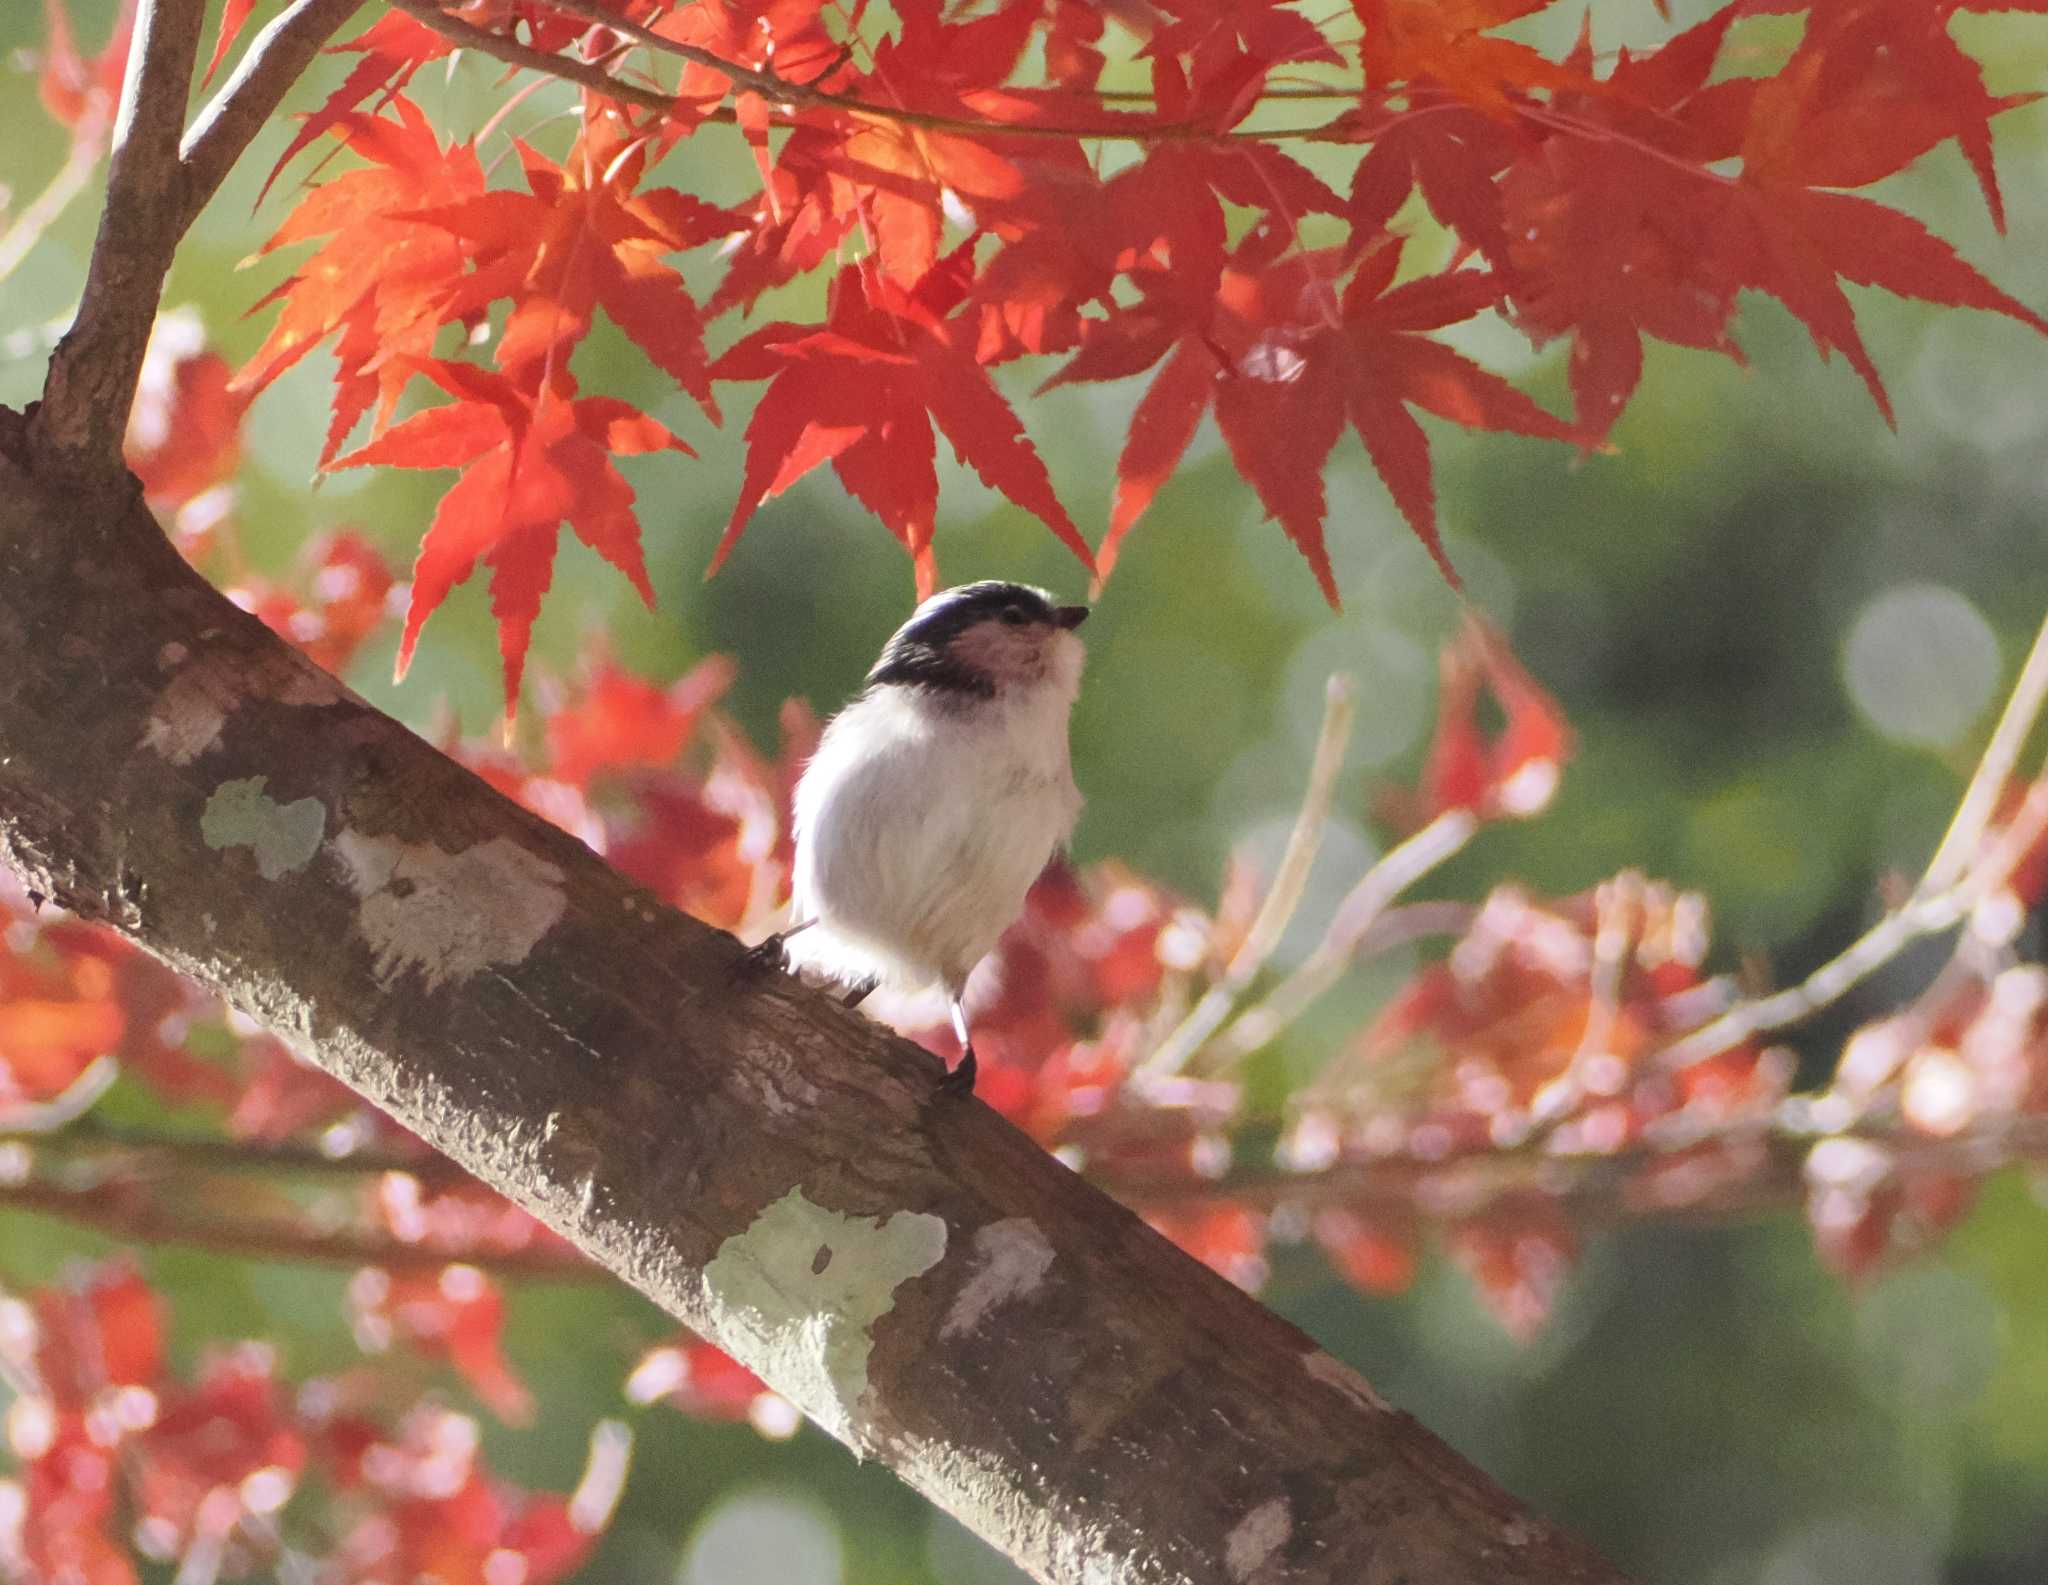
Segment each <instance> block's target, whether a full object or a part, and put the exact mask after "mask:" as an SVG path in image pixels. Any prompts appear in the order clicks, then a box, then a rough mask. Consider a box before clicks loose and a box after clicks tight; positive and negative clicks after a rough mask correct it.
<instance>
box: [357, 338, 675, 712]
mask: <svg viewBox="0 0 2048 1585" xmlns="http://www.w3.org/2000/svg"><path fill="white" fill-rule="evenodd" d="M411 368H412V369H413V371H414V372H417V373H419V374H423V375H425V376H426V377H427V378H428V379H430V380H432V381H433V382H434V383H435V384H436V385H438V386H440V387H441V389H442V390H444V391H446V392H447V393H448V394H449V395H450V396H452V397H454V398H455V400H454V401H453V402H452V403H449V404H448V405H446V406H443V407H430V408H428V409H427V410H426V411H425V412H423V413H416V414H414V415H413V416H412V417H411V418H408V419H407V420H405V422H404V423H402V424H399V425H397V426H396V427H395V428H393V429H392V430H391V431H390V432H389V433H388V434H386V435H384V436H383V437H382V438H381V439H378V440H374V441H372V442H371V443H370V444H369V445H367V446H364V447H362V448H361V449H360V450H357V451H353V452H351V453H349V455H347V456H346V457H341V458H338V459H337V460H335V461H334V462H332V463H329V464H328V466H329V467H330V468H359V467H364V466H366V465H369V464H372V463H377V464H382V465H385V466H389V467H398V468H461V469H462V470H463V473H462V477H461V478H460V479H458V480H457V481H456V482H455V484H454V486H453V487H452V488H451V489H450V490H449V491H448V493H447V494H446V495H444V496H443V497H442V498H441V504H440V506H439V508H438V509H437V510H436V511H435V513H434V521H433V523H432V524H431V525H430V526H429V527H428V529H427V534H426V538H425V539H424V540H422V541H421V543H420V554H419V561H418V563H417V564H416V565H415V566H414V568H413V584H412V599H411V602H410V604H409V605H408V606H407V608H406V613H405V632H404V635H403V637H402V638H401V639H400V640H399V646H398V674H399V675H400V676H403V675H404V674H405V669H406V667H407V666H409V665H410V664H411V663H412V654H413V646H414V645H415V644H416V643H417V642H418V640H419V634H420V628H421V626H422V625H423V624H424V623H425V621H426V619H427V617H428V616H429V615H431V614H432V613H433V611H434V609H435V607H437V606H438V605H440V603H441V602H442V600H444V599H445V598H447V595H448V591H449V590H450V589H452V588H454V587H455V585H457V584H458V583H461V582H463V581H464V580H465V579H467V578H468V577H469V575H470V574H471V573H472V572H473V571H475V570H476V564H477V562H478V561H479V560H482V561H485V562H488V563H489V564H490V567H491V610H492V614H493V615H495V616H496V617H497V620H498V649H499V654H500V656H501V658H502V659H503V662H504V672H505V712H506V715H507V717H508V718H509V717H510V716H511V715H512V713H513V712H514V710H515V709H516V707H517V703H518V698H519V678H520V673H521V671H522V670H523V668H524V666H525V662H526V647H527V642H528V639H529V638H530V637H531V634H532V631H533V622H534V618H535V617H536V616H538V615H539V613H540V602H541V596H542V595H544V594H546V593H547V588H548V583H549V581H550V580H551V578H552V577H553V572H554V561H555V545H556V542H557V540H558V537H559V533H560V529H561V526H562V524H563V523H564V522H567V523H568V524H569V526H570V528H571V529H573V530H574V531H575V534H576V537H577V538H578V539H580V540H582V541H583V543H584V544H586V545H588V546H589V547H590V548H591V549H592V550H594V551H596V552H597V553H598V554H599V555H600V556H602V557H604V559H605V560H606V561H609V562H610V563H611V564H612V565H613V566H614V567H617V568H618V569H619V570H620V571H621V572H623V573H624V574H625V575H626V577H627V578H628V579H629V580H630V581H631V583H632V585H633V587H634V589H636V590H637V591H638V592H639V594H640V598H641V599H643V600H645V601H646V602H647V604H648V605H650V606H652V605H653V604H654V589H653V587H652V585H650V584H649V583H648V581H647V566H646V562H645V560H644V558H643V556H642V554H641V549H640V523H639V519H638V518H637V517H636V516H635V514H634V511H633V502H634V499H635V497H634V493H633V487H632V486H631V485H630V484H628V483H627V482H626V481H625V479H624V478H623V477H622V476H621V475H620V473H619V471H618V469H617V468H615V467H614V466H613V465H612V461H611V459H612V457H614V456H634V455H638V454H640V453H643V452H650V451H659V450H663V449H668V450H674V451H681V452H685V453H689V454H690V455H695V453H694V452H691V451H690V448H689V447H688V446H687V445H685V444H684V443H683V442H682V441H680V440H678V439H677V438H676V437H675V436H674V435H672V434H670V433H669V432H668V431H667V430H666V429H664V428H663V427H662V426H661V425H660V424H657V423H656V422H654V420H653V419H651V418H648V417H646V416H645V415H644V414H642V413H640V412H639V411H637V410H636V409H634V408H633V407H631V406H630V405H628V404H627V403H625V402H621V401H618V400H617V399H615V398H612V397H606V396H586V397H578V396H576V395H575V394H574V386H573V384H572V383H571V382H570V380H569V378H568V376H567V375H566V374H557V376H556V377H555V380H554V382H553V383H552V384H550V385H547V386H541V387H534V386H529V385H524V384H521V383H519V382H516V381H514V380H511V379H509V378H507V377H506V376H504V375H499V374H492V373H490V372H489V371H487V370H484V369H479V368H477V367H475V366H474V365H472V364H464V363H447V362H443V361H441V360H438V359H431V358H430V359H421V360H418V361H415V362H414V363H413V364H412V365H411Z"/></svg>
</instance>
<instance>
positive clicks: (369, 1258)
mask: <svg viewBox="0 0 2048 1585" xmlns="http://www.w3.org/2000/svg"><path fill="white" fill-rule="evenodd" d="M0 1209H9V1210H16V1211H30V1212H36V1213H39V1214H41V1215H44V1216H54V1217H58V1218H60V1219H62V1220H63V1221H66V1222H70V1223H72V1224H73V1225H75V1226H79V1227H87V1228H91V1229H93V1230H94V1231H96V1232H100V1233H104V1234H106V1235H107V1236H108V1237H110V1238H116V1239H121V1240H123V1241H126V1242H130V1243H135V1244H143V1245H157V1244H191V1245H196V1246H198V1247H200V1248H202V1249H210V1250H214V1251H216V1252H218V1253H220V1254H225V1255H240V1256H246V1257H249V1258H252V1259H269V1260H303V1261H311V1262H315V1263H317V1264H321V1265H342V1266H383V1267H386V1268H388V1269H390V1270H394V1271H438V1270H440V1269H441V1268H442V1267H444V1266H448V1265H457V1264H459V1265H465V1266H475V1267H476V1268H477V1269H478V1270H479V1271H488V1272H491V1273H494V1274H499V1275H504V1276H517V1277H528V1278H541V1279H545V1280H547V1281H551V1282H576V1283H584V1282H607V1283H609V1282H615V1281H617V1280H618V1279H617V1278H615V1277H613V1276H612V1274H611V1273H610V1272H608V1271H605V1270H604V1269H603V1268H602V1267H599V1266H594V1265H592V1264H591V1263H590V1262H589V1261H587V1260H585V1259H584V1258H583V1257H582V1256H580V1255H577V1254H575V1253H574V1252H573V1251H565V1250H558V1249H555V1248H553V1247H551V1246H547V1245H535V1246H533V1247H531V1248H528V1249H487V1248H474V1247H472V1248H465V1249H460V1250H448V1249H436V1248H434V1247H432V1246H431V1245H427V1244H416V1243H408V1242H406V1241H405V1240H403V1239H400V1238H397V1237H395V1236H393V1235H392V1234H390V1233H385V1232H380V1231H374V1230H371V1229H367V1228H360V1227H358V1228H337V1229H328V1228H315V1227H308V1226H305V1225H303V1224H301V1223H297V1222H287V1221H284V1220H281V1219H279V1218H275V1217H267V1218H246V1219H237V1218H230V1217H213V1216H195V1215H187V1214H182V1213H180V1212H178V1211H176V1210H174V1209H173V1208H171V1206H170V1205H169V1203H168V1197H167V1196H165V1195H164V1194H163V1193H161V1192H160V1191H159V1190H158V1188H157V1187H156V1186H152V1187H151V1189H150V1190H149V1192H147V1193H144V1192H138V1191H137V1189H136V1188H135V1187H134V1186H132V1185H120V1184H94V1185H92V1186H90V1187H87V1188H69V1187H66V1186H64V1185H62V1184H56V1183H49V1182H45V1181H41V1180H31V1181H29V1182H26V1183H0Z"/></svg>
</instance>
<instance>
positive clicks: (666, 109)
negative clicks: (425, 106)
mask: <svg viewBox="0 0 2048 1585" xmlns="http://www.w3.org/2000/svg"><path fill="white" fill-rule="evenodd" d="M389 3H390V4H391V5H392V6H394V7H396V8H397V9H398V10H400V11H403V12H404V13H405V14H406V15H407V16H410V17H412V18H413V19H414V20H415V21H418V22H419V23H421V24H422V25H423V26H426V27H429V28H432V29H433V30H434V31H435V32H436V33H439V34H440V35H441V36H442V37H443V38H445V39H448V40H450V41H452V42H453V43H456V44H459V45H461V46H463V47H464V48H467V49H474V50H478V51H480V52H481V53H483V54H486V55H490V56H493V57H495V58H496V59H498V60H501V61H504V62H505V63H506V64H507V65H510V66H520V67H524V68H526V69H528V70H530V71H537V72H545V73H547V74H548V75H549V76H552V77H559V78H561V79H562V80H564V81H565V82H572V83H577V84H580V85H581V86H583V87H585V88H591V89H595V90H596V91H597V92H598V93H601V94H609V95H610V96H611V97H613V98H615V99H620V100H623V101H625V102H626V103H629V104H635V105H639V106H641V107H642V108H643V109H647V110H653V111H656V112H658V113H660V114H662V115H674V114H681V113H688V114H689V115H692V116H694V117H696V118H697V119H699V120H725V119H728V117H725V116H718V115H714V114H712V113H710V112H709V111H708V110H706V109H705V108H704V107H703V106H702V104H701V101H693V100H688V99H683V98H680V97H677V96H673V95H669V94H663V93H658V92H656V91H654V90H652V89H648V88H642V87H639V86H638V85H636V84H633V83H628V82H625V81H623V80H622V79H620V78H618V77H614V76H612V75H611V74H610V73H608V72H604V71H600V70H596V69H594V68H592V67H591V66H590V65H589V64H588V63H586V62H583V61H579V60H576V59H573V58H572V57H569V56H566V55H556V54H551V53H549V52H548V51H546V50H537V49H534V48H532V47H531V46H530V45H526V44H521V43H519V42H518V41H517V40H516V39H512V38H508V37H506V36H505V35H504V34H502V33H493V32H491V31H489V30H488V29H485V28H480V27H477V26H475V25H474V24H473V23H469V22H465V21H463V20H462V19H461V18H460V17H455V16H450V15H449V14H447V13H446V12H445V11H443V10H441V9H440V8H439V7H438V6H437V5H435V4H434V3H433V0H389ZM550 3H551V4H553V5H554V6H555V7H556V8H557V9H559V10H564V11H568V12H571V13H573V14H574V15H577V16H583V17H589V18H590V19H591V20H592V21H594V22H597V23H599V24H601V25H602V26H604V27H607V28H609V29H611V30H612V31H613V32H616V33H621V34H624V35H626V36H628V37H630V38H632V39H633V40H634V41H635V42H636V43H640V44H643V45H645V46H646V47H647V48H649V49H656V50H661V51H663V52H665V53H667V54H670V55H674V56H677V57H679V58H681V59H683V60H687V61H691V62H693V63H695V64H696V65H699V66H703V67H705V68H706V69H708V70H711V71H715V72H718V73H720V74H721V75H722V76H724V77H725V78H726V79H727V80H728V81H729V82H731V83H732V84H733V86H734V87H736V88H738V89H740V90H741V91H743V92H746V93H754V94H759V95H760V96H761V97H762V98H763V99H765V100H767V101H768V102H769V106H770V110H771V112H772V113H774V114H776V115H779V116H781V117H782V118H784V119H787V118H788V117H789V115H790V114H791V113H792V112H793V111H795V110H797V109H811V110H833V111H837V112H838V113H840V114H842V115H849V116H856V117H859V118H862V119H864V120H870V121H879V122H887V123H893V124H895V125H898V126H907V127H917V128H920V129H922V130H923V131H927V132H944V133H950V134H952V135H954V136H956V137H966V138H1060V139H1074V138H1087V139H1106V140H1111V141H1119V140H1127V141H1129V142H1133V143H1140V144H1143V143H1205V142H1220V143H1228V142H1238V141H1242V142H1254V143H1271V142H1281V141H1286V140H1293V139H1313V138H1319V137H1321V136H1323V135H1324V133H1325V132H1326V131H1327V130H1328V129H1327V127H1325V126H1303V127H1268V128H1258V129H1252V128H1245V127H1236V128H1232V129H1230V130H1228V131H1219V130H1217V129H1216V128H1214V127H1211V126H1206V125H1203V124H1201V123H1198V122H1185V121H1169V122H1159V123H1147V122H1146V121H1145V120H1144V118H1143V117H1142V116H1130V117H1120V118H1119V119H1117V120H1113V121H1110V122H1106V123H1103V124H1100V125H1094V126H1089V125H1073V124H1067V123H1052V122H1036V121H1021V122H1000V121H981V120H976V119H974V118H972V117H969V116H950V115H945V114H942V113H941V112H938V111H934V110H914V109H911V108H909V107H908V106H904V105H884V104H876V103H874V102H873V101H872V100H866V99H855V98H853V97H851V96H850V95H846V94H838V93H833V92H830V91H829V90H826V89H822V88H814V87H811V86H810V85H808V84H805V83H798V82H792V81H791V80H790V79H788V78H786V77H778V76H776V75H775V74H774V73H773V72H764V71H757V70H756V69H754V68H753V67H750V66H742V65H739V64H738V63H737V62H735V61H728V60H726V59H724V58H723V57H722V56H719V55H715V54H713V53H712V52H710V51H709V50H705V49H701V48H699V47H698V46H696V45H694V44H684V43H682V42H681V41H679V40H676V39H671V38H665V37H664V36H662V35H661V34H659V33H655V32H653V31H652V30H650V29H647V28H642V27H638V26H637V25H636V24H633V23H629V22H628V21H626V19H624V18H623V17H619V16H617V15H614V14H613V13H611V12H608V11H605V10H603V9H602V8H601V7H599V6H597V5H594V4H588V3H585V0H550ZM1110 114H1111V115H1113V116H1114V115H1117V112H1110Z"/></svg>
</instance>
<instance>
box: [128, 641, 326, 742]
mask: <svg viewBox="0 0 2048 1585" xmlns="http://www.w3.org/2000/svg"><path fill="white" fill-rule="evenodd" d="M187 661H188V655H187V652H186V649H185V646H184V645H182V644H176V643H173V644H166V645H164V647H163V648H162V649H161V650H159V651H158V652H157V664H158V665H159V666H161V667H163V668H164V669H166V670H170V669H173V668H177V667H180V666H182V667H183V669H182V670H180V671H178V673H177V675H176V676H174V677H173V678H172V679H171V680H170V682H169V684H167V685H166V686H165V688H164V691H163V692H162V693H160V694H158V695H157V700H156V704H155V706H154V707H153V708H152V709H151V710H150V712H149V720H148V722H147V723H146V724H145V725H144V726H143V729H142V746H143V747H144V748H147V749H150V750H151V751H153V752H154V753H157V754H159V755H161V756H162V757H163V758H165V759H167V760H169V761H170V762H171V763H172V764H173V765H190V764H191V763H193V761H195V760H197V759H198V758H199V756H200V755H202V754H204V753H205V752H206V751H207V750H208V749H210V748H212V747H213V746H214V744H215V743H217V742H219V741H220V734H221V731H222V729H223V728H225V727H226V726H227V722H228V717H229V716H230V715H232V714H233V713H234V710H235V706H236V705H238V704H240V703H241V702H242V700H244V699H275V700H277V701H279V702H280V703H282V704H292V705H329V704H336V703H339V702H340V701H341V700H342V699H344V698H346V697H347V695H346V694H345V692H344V691H343V689H342V687H341V685H340V684H339V683H337V682H336V681H335V680H334V679H333V678H332V677H330V676H328V675H327V673H325V672H324V671H322V670H320V668H319V667H317V666H315V665H314V664H313V663H312V662H311V661H308V660H304V659H302V658H300V657H299V656H298V655H296V654H291V653H287V654H285V655H282V656H276V655H263V656H249V655H242V654H232V653H228V652H226V651H222V650H210V651H208V652H207V653H206V654H204V655H201V656H200V657H199V658H198V659H197V660H192V661H190V662H189V664H188V663H187Z"/></svg>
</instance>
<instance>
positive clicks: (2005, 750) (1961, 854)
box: [1916, 617, 2048, 894]
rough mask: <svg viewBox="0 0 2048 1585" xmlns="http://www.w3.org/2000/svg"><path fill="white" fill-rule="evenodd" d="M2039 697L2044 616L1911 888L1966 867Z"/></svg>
mask: <svg viewBox="0 0 2048 1585" xmlns="http://www.w3.org/2000/svg"><path fill="white" fill-rule="evenodd" d="M2044 697H2048V617H2043V618H2042V620H2041V626H2040V628H2039V629H2038V630H2037V631H2036V632H2035V634H2034V644H2033V647H2032V648H2031V649H2029V650H2028V651H2027V658H2026V660H2025V661H2024V662H2023V663H2022V664H2021V666H2020V674H2019V677H2018V679H2017V680H2016V681H2015V682H2014V683H2013V685H2012V693H2011V694H2010V695H2009V696H2008V697H2007V699H2006V701H2005V709H2004V710H2003V711H2001V712H2000V714H1999V717H1998V725H1997V726H1996V727H1995V728H1994V729H1993V730H1992V733H1991V741H1990V742H1989V743H1987V744H1985V745H1984V753H1983V754H1982V756H1981V757H1980V758H1979V759H1978V761H1977V768H1976V770H1975V771H1974V772H1972V773H1971V776H1970V784H1969V786H1968V787H1966V788H1965V789H1964V790H1963V796H1962V800H1961V802H1959V803H1958V804H1957V805H1956V812H1955V818H1954V819H1953V820H1951V821H1950V822H1949V827H1948V831H1947V833H1946V834H1945V835H1944V836H1943V837H1942V839H1941V846H1940V847H1938V848H1936V849H1935V852H1934V857H1933V858H1932V859H1930V860H1928V863H1927V873H1926V874H1924V875H1923V876H1921V877H1920V884H1919V886H1918V888H1916V889H1917V890H1918V891H1919V892H1920V893H1922V894H1926V893H1930V892H1937V891H1940V890H1942V889H1943V888H1944V887H1946V886H1949V885H1951V884H1953V883H1954V882H1955V880H1956V879H1957V878H1958V877H1959V876H1960V875H1961V874H1962V873H1963V871H1964V869H1965V868H1966V867H1968V865H1969V862H1970V856H1971V854H1972V853H1973V852H1975V850H1976V847H1977V843H1978V840H1979V839H1980V838H1981V837H1982V836H1983V834H1984V826H1985V823H1986V822H1987V821H1988V820H1990V818H1991V814H1992V811H1993V810H1994V809H1995V808H1996V807H1997V804H1998V795H1999V794H2000V793H2001V792H2003V791H2004V790H2005V784H2006V782H2007V780H2008V779H2009V778H2010V777H2011V775H2012V768H2013V764H2014V762H2015V761H2017V760H2018V758H2019V754H2020V750H2021V748H2022V747H2024V746H2025V744H2026V741H2027V737H2028V734H2030V733H2031V732H2032V731H2033V729H2034V723H2035V721H2036V720H2038V719H2039V718H2040V714H2041V701H2042V699H2043V698H2044Z"/></svg>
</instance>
